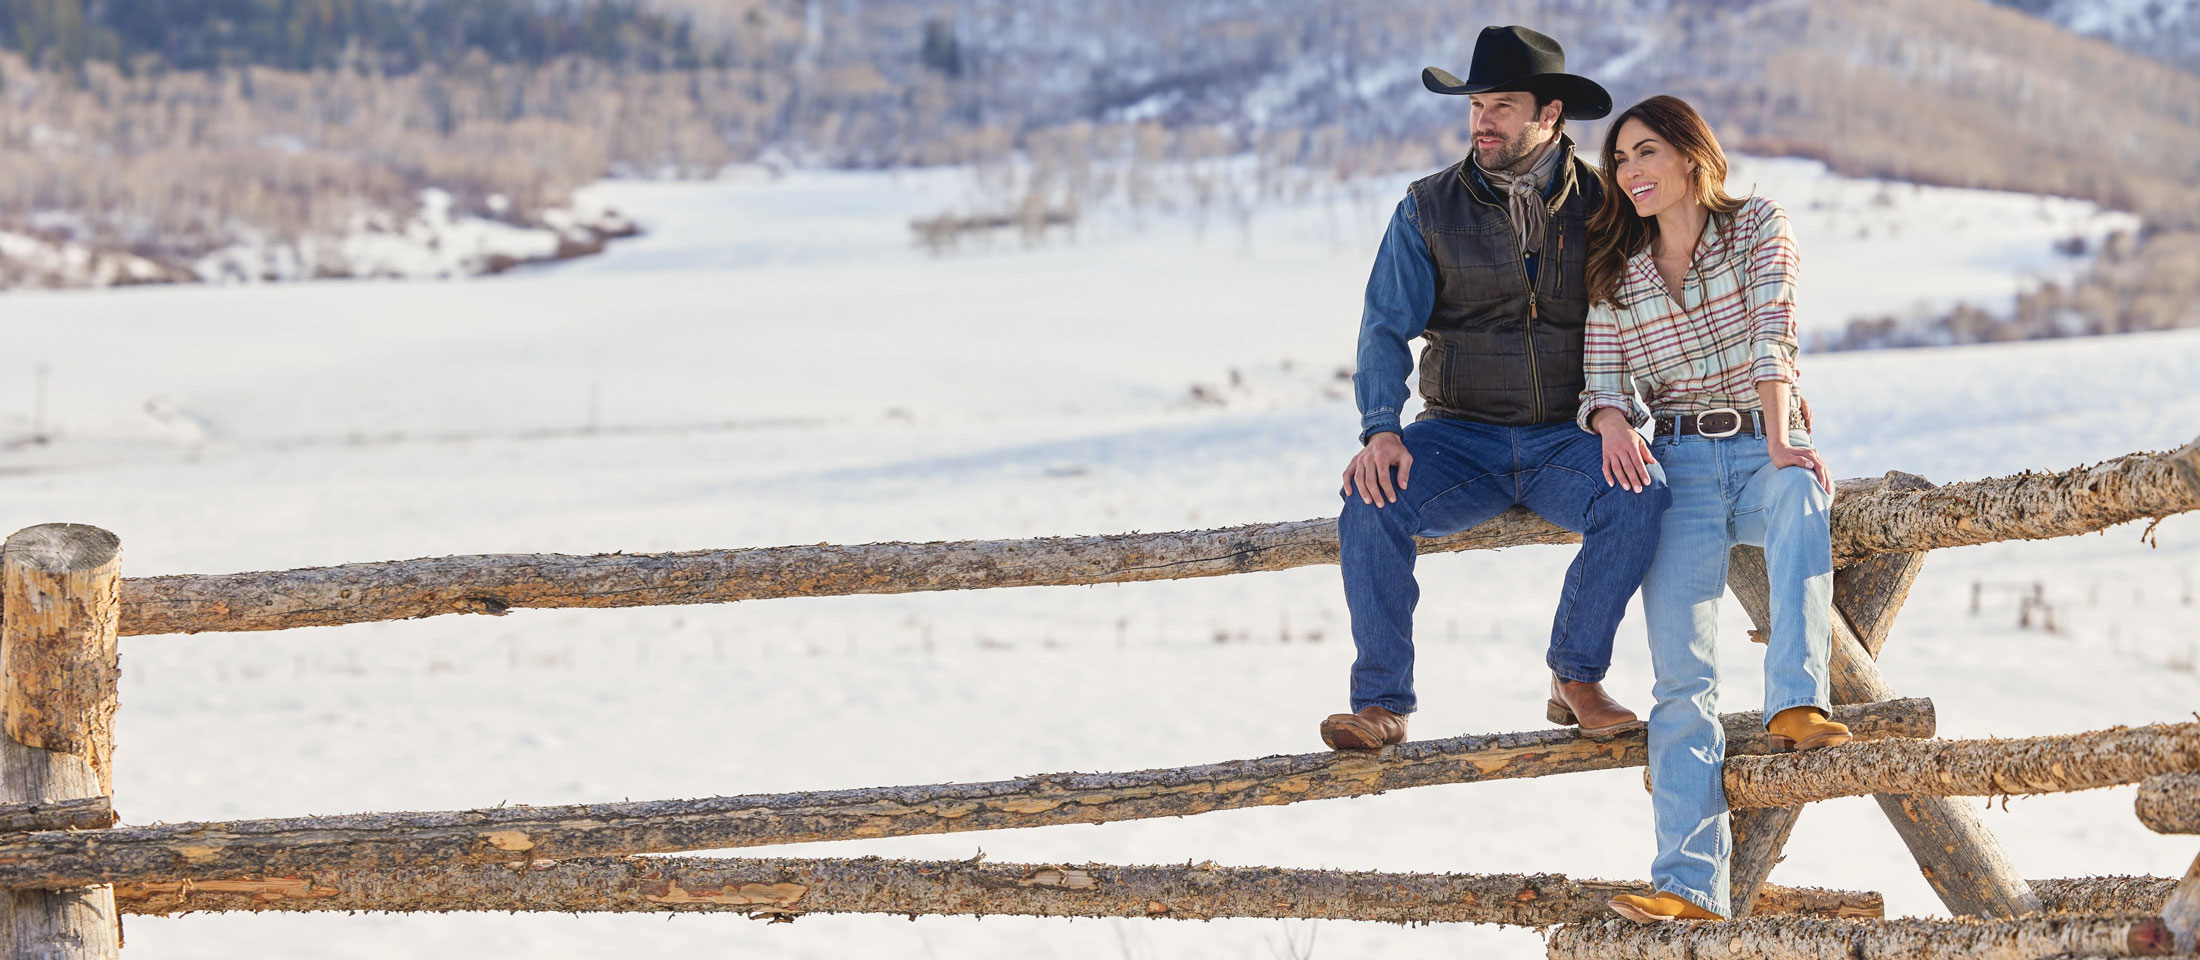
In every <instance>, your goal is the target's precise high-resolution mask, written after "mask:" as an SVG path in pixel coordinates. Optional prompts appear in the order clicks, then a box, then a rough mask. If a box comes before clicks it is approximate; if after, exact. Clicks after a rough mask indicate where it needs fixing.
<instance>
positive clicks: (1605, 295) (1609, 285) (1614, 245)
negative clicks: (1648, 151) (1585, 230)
mask: <svg viewBox="0 0 2200 960" xmlns="http://www.w3.org/2000/svg"><path fill="white" fill-rule="evenodd" d="M1629 120H1640V121H1642V123H1643V125H1644V126H1647V127H1649V128H1650V132H1652V133H1655V134H1657V135H1658V139H1660V140H1663V141H1665V142H1666V143H1669V144H1672V145H1673V149H1675V150H1678V151H1680V154H1681V156H1683V157H1686V158H1687V159H1689V160H1693V161H1695V162H1696V173H1695V177H1694V180H1695V182H1694V183H1693V184H1691V187H1692V188H1693V192H1694V193H1695V198H1696V199H1697V200H1698V201H1701V202H1702V203H1703V205H1704V206H1706V207H1709V208H1710V209H1711V213H1712V215H1713V216H1714V217H1722V218H1731V217H1732V216H1733V215H1734V212H1735V211H1737V210H1740V209H1741V208H1742V201H1740V200H1737V199H1735V198H1734V197H1731V196H1728V195H1727V192H1726V151H1725V150H1722V149H1720V148H1719V138H1718V136H1717V135H1716V134H1714V133H1712V132H1711V125H1710V124H1708V123H1705V122H1704V119H1703V115H1702V114H1699V113H1697V112H1696V108H1695V107H1691V106H1689V105H1688V101H1686V100H1682V99H1681V98H1679V97H1669V96H1666V95H1664V94H1659V95H1657V96H1655V97H1651V98H1650V99H1648V100H1644V101H1643V102H1641V103H1638V104H1635V105H1634V106H1632V107H1628V108H1627V111H1626V112H1625V113H1622V114H1620V115H1619V116H1618V117H1615V118H1613V120H1612V123H1611V125H1610V126H1607V127H1605V128H1604V153H1603V154H1602V155H1600V158H1599V160H1598V162H1597V179H1599V180H1602V181H1603V182H1604V203H1603V204H1602V205H1600V206H1598V207H1597V210H1596V212H1595V213H1593V214H1590V215H1589V262H1588V264H1587V265H1586V273H1587V279H1588V284H1589V302H1590V303H1607V302H1608V303H1610V304H1612V305H1613V306H1615V307H1616V306H1618V305H1619V286H1620V277H1621V276H1623V275H1625V273H1626V270H1627V259H1628V258H1629V257H1632V256H1634V255H1635V254H1638V253H1641V252H1642V251H1643V250H1645V249H1648V248H1649V246H1650V244H1651V243H1652V242H1654V241H1656V240H1657V238H1658V220H1657V218H1656V217H1649V218H1644V217H1638V216H1636V215H1635V205H1634V204H1633V203H1630V202H1629V201H1628V199H1627V194H1626V193H1624V192H1623V191H1621V190H1620V188H1619V183H1618V181H1617V179H1616V178H1615V177H1614V176H1613V171H1614V170H1615V169H1616V168H1617V167H1618V166H1619V164H1618V162H1617V161H1615V160H1613V159H1612V158H1613V156H1614V155H1615V154H1617V153H1618V152H1619V128H1621V127H1623V126H1626V125H1627V121H1629Z"/></svg>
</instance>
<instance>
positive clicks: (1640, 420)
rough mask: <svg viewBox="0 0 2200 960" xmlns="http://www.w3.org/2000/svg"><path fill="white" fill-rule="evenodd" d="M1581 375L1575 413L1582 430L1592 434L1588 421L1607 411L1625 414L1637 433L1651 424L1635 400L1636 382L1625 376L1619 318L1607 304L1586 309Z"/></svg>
mask: <svg viewBox="0 0 2200 960" xmlns="http://www.w3.org/2000/svg"><path fill="white" fill-rule="evenodd" d="M1581 373H1582V379H1583V381H1584V386H1583V389H1582V391H1581V407H1580V409H1579V410H1577V411H1575V413H1574V423H1576V424H1578V425H1580V427H1581V429H1583V430H1586V431H1588V432H1590V433H1595V432H1596V427H1595V426H1594V425H1593V424H1592V423H1591V421H1592V420H1593V419H1594V418H1595V417H1596V412H1597V411H1598V410H1602V409H1604V408H1606V407H1610V408H1612V409H1614V410H1618V411H1619V412H1620V413H1622V414H1624V415H1625V416H1626V417H1627V423H1628V425H1629V426H1632V427H1634V428H1636V429H1638V430H1639V429H1641V428H1642V426H1643V424H1646V423H1649V422H1650V412H1649V411H1648V410H1644V409H1643V408H1642V404H1640V403H1638V402H1636V400H1635V381H1634V378H1633V377H1631V376H1629V375H1628V373H1627V353H1626V350H1625V348H1624V347H1622V346H1621V345H1620V342H1619V315H1618V313H1617V312H1616V311H1615V310H1614V308H1613V307H1612V305H1611V304H1609V303H1603V302H1599V303H1593V304H1590V305H1589V316H1588V319H1587V321H1586V323H1585V326H1584V327H1583V330H1582V336H1581Z"/></svg>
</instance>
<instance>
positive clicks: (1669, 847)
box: [1642, 431, 1833, 917]
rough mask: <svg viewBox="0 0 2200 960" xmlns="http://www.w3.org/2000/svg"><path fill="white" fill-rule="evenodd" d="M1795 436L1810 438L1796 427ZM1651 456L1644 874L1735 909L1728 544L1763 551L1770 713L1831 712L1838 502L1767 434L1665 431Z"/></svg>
mask: <svg viewBox="0 0 2200 960" xmlns="http://www.w3.org/2000/svg"><path fill="white" fill-rule="evenodd" d="M1788 439H1789V442H1790V443H1793V444H1795V445H1796V446H1809V445H1810V437H1809V436H1808V435H1806V434H1804V433H1802V432H1801V431H1795V432H1792V433H1791V434H1790V435H1789V438H1788ZM1651 454H1652V455H1653V456H1655V457H1657V458H1658V462H1659V463H1660V464H1661V465H1662V466H1663V467H1664V471H1665V481H1666V483H1667V484H1669V485H1670V486H1671V489H1672V492H1673V505H1672V508H1671V509H1669V510H1667V511H1666V512H1665V519H1664V524H1663V532H1662V533H1661V535H1660V537H1659V540H1658V549H1657V560H1656V562H1654V563H1652V564H1651V565H1650V575H1649V576H1648V577H1647V578H1646V579H1645V580H1644V581H1643V585H1642V610H1643V617H1644V619H1645V620H1647V621H1648V623H1649V628H1650V665H1651V667H1652V669H1654V670H1655V671H1656V672H1657V685H1656V687H1655V688H1654V689H1655V691H1656V693H1657V699H1658V702H1657V704H1656V705H1655V706H1653V707H1651V708H1650V782H1651V787H1652V790H1651V794H1650V809H1651V815H1652V818H1653V820H1654V821H1655V823H1656V829H1657V839H1658V853H1657V859H1656V860H1653V861H1652V862H1651V864H1650V880H1651V882H1652V883H1654V884H1655V885H1656V886H1657V888H1658V889H1659V890H1663V891H1668V892H1671V893H1675V894H1679V895H1680V896H1682V897H1685V898H1687V899H1688V900H1689V901H1691V902H1693V903H1695V904H1696V905H1697V906H1699V907H1702V908H1704V909H1706V910H1709V911H1711V912H1713V913H1716V914H1718V915H1720V916H1722V917H1730V916H1733V915H1734V912H1733V910H1732V909H1731V907H1730V905H1729V903H1728V899H1729V898H1728V892H1727V886H1728V876H1727V861H1728V857H1729V855H1730V854H1731V852H1732V846H1733V839H1732V833H1731V830H1730V827H1729V825H1728V822H1727V810H1726V786H1725V781H1724V779H1723V775H1724V769H1723V767H1722V764H1723V762H1724V760H1725V758H1726V729H1725V728H1724V727H1722V726H1720V724H1719V714H1718V706H1719V704H1718V700H1719V659H1718V649H1717V648H1718V634H1719V598H1720V597H1721V596H1723V595H1725V593H1726V559H1727V551H1728V550H1729V549H1731V548H1732V547H1733V546H1734V545H1736V544H1749V545H1751V546H1758V547H1763V548H1764V550H1765V568H1766V569H1765V572H1766V574H1767V575H1768V579H1769V580H1770V581H1771V582H1770V586H1771V603H1770V607H1771V611H1770V612H1771V616H1772V630H1771V633H1770V634H1769V635H1768V636H1767V637H1766V638H1765V642H1766V647H1765V719H1766V720H1767V721H1769V720H1771V719H1772V716H1773V714H1776V713H1779V712H1780V711H1782V710H1785V709H1787V708H1789V707H1801V706H1816V707H1817V708H1819V709H1820V710H1830V709H1831V707H1830V700H1829V699H1828V697H1827V683H1828V680H1827V671H1826V660H1827V656H1828V654H1829V652H1830V651H1831V649H1832V646H1831V644H1832V638H1833V633H1832V630H1833V621H1832V620H1831V616H1832V611H1833V542H1832V533H1831V530H1832V528H1831V524H1830V521H1831V516H1830V513H1829V510H1830V508H1831V506H1832V502H1833V501H1832V498H1831V497H1829V496H1827V494H1826V491H1825V488H1823V487H1821V486H1819V485H1818V477H1817V475H1815V474H1813V473H1812V472H1811V471H1809V470H1807V469H1804V468H1802V467H1780V468H1775V467H1773V465H1772V458H1771V455H1770V454H1769V453H1767V452H1766V451H1765V441H1764V438H1763V437H1756V436H1750V435H1747V434H1743V435H1739V436H1733V437H1726V438H1722V439H1716V440H1711V439H1705V438H1703V437H1665V438H1661V439H1659V440H1658V441H1657V442H1656V443H1655V444H1653V445H1652V446H1651Z"/></svg>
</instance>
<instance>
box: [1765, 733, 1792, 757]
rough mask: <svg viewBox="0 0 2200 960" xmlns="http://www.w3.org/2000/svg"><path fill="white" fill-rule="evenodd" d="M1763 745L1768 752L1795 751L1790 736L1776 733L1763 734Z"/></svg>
mask: <svg viewBox="0 0 2200 960" xmlns="http://www.w3.org/2000/svg"><path fill="white" fill-rule="evenodd" d="M1765 745H1766V749H1767V752H1770V753H1794V752H1795V741H1794V740H1793V739H1791V738H1788V737H1783V736H1780V735H1779V734H1777V733H1774V734H1767V735H1766V736H1765Z"/></svg>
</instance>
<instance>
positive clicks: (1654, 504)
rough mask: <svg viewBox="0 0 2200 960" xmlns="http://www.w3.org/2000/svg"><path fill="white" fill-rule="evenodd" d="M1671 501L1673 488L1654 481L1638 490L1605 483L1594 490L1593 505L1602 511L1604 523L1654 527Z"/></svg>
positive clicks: (1671, 503)
mask: <svg viewBox="0 0 2200 960" xmlns="http://www.w3.org/2000/svg"><path fill="white" fill-rule="evenodd" d="M1672 505H1673V491H1672V489H1671V488H1668V487H1667V486H1666V485H1665V484H1663V483H1659V482H1655V481H1653V482H1652V483H1651V484H1650V485H1649V486H1647V487H1644V488H1642V490H1641V492H1636V491H1633V490H1629V489H1627V488H1625V487H1608V488H1606V489H1605V490H1603V491H1602V492H1600V493H1598V494H1597V502H1596V509H1597V510H1598V511H1599V512H1600V513H1602V514H1604V518H1605V520H1606V522H1607V523H1613V524H1618V525H1622V526H1629V527H1649V528H1653V529H1654V528H1656V527H1657V525H1658V523H1659V521H1660V520H1662V519H1663V518H1664V516H1665V510H1666V508H1667V507H1670V506H1672Z"/></svg>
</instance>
